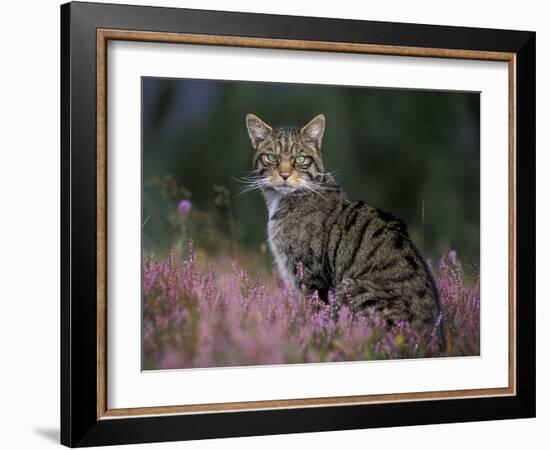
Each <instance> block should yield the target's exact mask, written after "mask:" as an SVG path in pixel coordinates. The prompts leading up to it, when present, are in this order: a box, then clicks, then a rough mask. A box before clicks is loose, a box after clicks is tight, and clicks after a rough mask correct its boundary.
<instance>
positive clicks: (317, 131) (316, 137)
mask: <svg viewBox="0 0 550 450" xmlns="http://www.w3.org/2000/svg"><path fill="white" fill-rule="evenodd" d="M324 132H325V116H324V115H323V114H319V115H318V116H315V117H314V118H313V119H312V120H311V121H310V122H309V123H308V124H307V125H306V126H305V127H303V128H302V129H301V130H300V133H301V134H302V136H303V137H304V138H306V139H307V140H308V141H311V142H313V143H314V144H315V148H317V150H321V141H322V140H323V133H324Z"/></svg>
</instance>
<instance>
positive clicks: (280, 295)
mask: <svg viewBox="0 0 550 450" xmlns="http://www.w3.org/2000/svg"><path fill="white" fill-rule="evenodd" d="M184 202H185V203H184ZM182 205H185V206H184V207H183V208H182ZM190 209H191V202H190V201H188V200H182V201H181V202H180V205H179V207H178V210H179V211H181V212H182V213H187V212H189V210H190ZM211 262H212V267H211V268H208V269H206V268H202V267H199V266H197V264H196V261H195V253H194V250H193V247H192V242H189V252H188V254H187V257H186V258H185V259H181V256H178V255H177V254H176V253H175V252H172V253H171V254H170V255H169V256H167V257H165V258H157V257H153V255H149V256H147V257H145V258H144V267H143V301H144V307H143V354H144V357H145V361H146V367H147V369H172V368H190V367H211V366H217V367H222V366H240V365H250V364H259V365H265V364H290V363H307V362H322V361H352V360H364V359H372V358H375V359H380V358H383V359H391V358H419V357H432V356H462V355H479V342H480V339H479V331H480V327H479V306H480V298H479V295H480V291H479V287H480V285H479V277H475V279H474V280H470V281H468V282H465V277H464V274H463V269H462V265H461V263H460V259H458V255H456V252H455V253H454V254H451V255H449V254H447V255H444V256H443V257H442V258H441V271H440V272H439V273H437V274H435V275H434V277H435V279H436V282H437V285H438V287H439V292H440V297H441V306H442V315H441V316H439V318H438V322H437V324H436V325H435V326H434V327H433V329H432V328H431V327H428V328H427V329H426V330H415V329H414V327H413V326H412V325H411V323H409V322H407V321H402V322H397V323H394V324H393V325H392V326H391V327H389V328H388V323H387V321H386V320H385V317H384V312H383V311H378V310H376V309H375V308H373V307H371V308H367V309H366V310H365V311H363V312H362V313H358V312H355V311H353V310H352V309H350V307H349V305H346V302H345V301H344V302H343V304H342V303H341V301H340V300H339V299H337V298H336V297H335V295H334V293H333V292H329V294H328V296H329V301H328V302H324V301H322V300H321V299H320V298H319V296H318V293H316V292H313V293H312V294H309V293H308V292H305V291H301V292H294V291H289V290H288V289H286V288H284V287H278V286H277V285H275V283H273V282H274V281H275V280H274V279H272V280H270V282H269V283H266V282H263V281H262V280H261V279H258V278H255V277H253V276H252V275H251V274H250V273H249V272H247V271H246V270H245V269H244V268H243V267H241V266H240V265H239V264H238V263H237V262H235V261H233V263H232V264H231V263H229V264H228V263H227V261H225V260H223V261H222V260H219V261H216V260H212V261H211ZM441 323H443V324H444V330H445V332H446V337H447V339H446V340H447V345H446V349H445V350H444V351H442V350H441V349H439V348H438V345H436V344H437V342H436V341H437V340H436V336H437V335H438V333H439V329H438V328H439V327H440V326H441Z"/></svg>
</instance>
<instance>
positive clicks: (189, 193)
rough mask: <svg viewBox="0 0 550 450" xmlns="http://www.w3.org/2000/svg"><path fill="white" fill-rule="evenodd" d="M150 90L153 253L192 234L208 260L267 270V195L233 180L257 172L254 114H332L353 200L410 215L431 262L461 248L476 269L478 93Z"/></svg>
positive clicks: (146, 189) (218, 87) (147, 143)
mask: <svg viewBox="0 0 550 450" xmlns="http://www.w3.org/2000/svg"><path fill="white" fill-rule="evenodd" d="M142 88H143V91H142V95H143V97H142V100H143V111H142V114H143V116H142V117H143V136H142V138H143V221H144V226H143V243H144V249H145V250H146V251H149V252H152V253H155V254H157V255H165V254H166V253H167V252H168V251H169V250H170V249H171V248H174V246H177V245H181V244H182V242H183V241H185V240H187V239H188V238H192V239H193V241H194V242H195V245H196V246H197V247H198V248H200V249H201V251H203V252H205V253H206V254H208V255H216V254H218V255H219V254H223V253H230V254H232V255H233V256H234V257H235V258H236V259H239V260H240V262H241V264H245V266H246V265H248V266H250V265H253V264H256V262H257V261H258V259H257V258H260V259H261V260H264V261H265V263H266V265H267V266H269V264H270V258H269V256H268V254H266V252H265V246H264V245H262V244H265V242H266V211H265V204H264V201H263V197H262V195H261V194H260V193H259V192H252V193H246V194H242V195H238V192H239V190H240V189H241V188H242V187H243V186H242V185H241V184H240V183H239V182H237V181H236V180H235V178H240V177H242V176H244V175H245V174H246V173H247V172H248V171H250V169H251V157H252V149H251V146H250V141H249V139H248V135H247V131H246V126H245V115H246V114H247V113H249V112H251V113H254V114H256V115H258V116H259V117H260V118H262V119H263V120H264V121H265V122H267V123H268V124H270V125H272V126H281V125H295V126H303V125H304V124H305V123H307V122H308V121H309V120H310V119H312V118H313V117H314V116H315V115H317V114H320V113H323V114H324V115H325V117H326V120H327V126H326V130H325V136H324V139H323V158H324V162H325V168H326V169H327V170H329V171H336V175H335V177H336V180H337V181H338V182H339V184H340V185H341V186H342V187H343V188H344V190H345V191H346V192H347V194H348V196H349V197H350V198H351V199H361V200H364V201H366V202H367V203H370V204H371V205H373V206H377V207H380V208H382V209H385V210H387V211H390V212H392V213H394V214H396V215H397V216H399V217H401V218H402V219H403V220H404V221H405V222H406V223H407V224H408V226H409V232H410V234H411V236H412V237H413V239H414V240H415V241H416V243H417V244H418V246H419V247H420V249H421V250H422V252H423V253H424V254H425V255H426V257H428V258H431V259H432V260H437V259H438V258H439V256H440V255H442V254H443V253H445V252H447V251H449V250H456V251H457V252H458V255H459V257H460V258H461V260H462V261H463V263H465V265H466V266H467V267H468V266H470V267H471V266H476V267H477V266H478V265H479V246H480V243H479V208H480V203H479V202H480V190H479V189H480V188H479V179H480V178H479V177H480V175H479V174H480V154H479V123H480V121H479V106H480V103H479V94H478V93H463V92H439V91H421V90H404V89H380V88H364V87H342V86H319V85H301V84H283V83H257V82H248V81H245V82H241V81H237V82H233V81H212V80H185V79H159V78H143V84H142ZM182 199H188V200H190V201H191V204H192V209H191V211H190V212H189V213H188V214H181V213H178V211H177V205H178V202H179V201H180V200H182ZM258 255H259V256H258ZM261 255H264V256H261ZM252 256H254V257H252ZM247 263H248V264H247ZM249 268H250V267H249Z"/></svg>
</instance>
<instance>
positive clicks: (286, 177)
mask: <svg viewBox="0 0 550 450" xmlns="http://www.w3.org/2000/svg"><path fill="white" fill-rule="evenodd" d="M246 127H247V129H248V135H249V136H250V140H251V141H252V147H253V149H254V157H253V165H254V172H255V178H256V179H257V180H258V181H257V182H258V183H259V185H260V187H263V188H272V189H275V190H276V191H278V192H280V193H282V194H287V193H290V192H294V191H296V190H309V191H314V190H316V187H317V186H318V185H319V182H320V181H321V180H322V177H323V174H324V168H323V161H322V159H321V141H322V139H323V133H324V131H325V116H323V115H322V114H319V115H318V116H315V117H314V118H313V119H312V120H311V121H310V122H309V123H308V124H307V125H305V126H304V127H302V128H272V127H270V126H269V125H268V124H267V123H265V122H264V121H262V120H261V119H260V118H258V117H257V116H255V115H254V114H248V115H247V116H246Z"/></svg>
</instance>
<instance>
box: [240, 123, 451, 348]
mask: <svg viewBox="0 0 550 450" xmlns="http://www.w3.org/2000/svg"><path fill="white" fill-rule="evenodd" d="M324 127H325V119H324V117H323V116H322V115H320V116H317V117H315V118H314V119H313V120H312V121H311V122H310V123H309V124H308V125H306V126H305V127H303V128H302V129H298V128H276V129H273V128H271V127H270V126H269V125H267V124H265V123H264V122H262V121H261V120H260V119H258V118H257V117H256V116H253V115H251V114H249V115H248V116H247V128H248V132H249V135H250V139H251V141H252V145H253V147H254V157H253V162H254V172H253V176H252V180H251V181H250V183H251V185H253V186H254V188H257V189H260V190H261V191H262V193H263V195H264V197H265V199H266V203H267V208H268V213H269V220H268V238H269V245H270V248H271V251H272V253H273V256H274V259H275V263H276V265H277V268H278V270H279V274H280V276H281V278H282V279H283V281H284V282H285V284H286V285H287V286H289V287H291V288H297V287H298V285H299V284H300V283H303V284H304V285H305V286H306V288H307V289H309V290H310V291H315V290H316V291H318V292H319V293H320V295H321V296H322V297H323V296H326V294H327V293H328V291H329V290H332V291H333V292H335V294H336V296H337V297H338V298H339V299H340V300H341V301H342V302H344V303H346V304H348V305H349V306H351V307H352V308H354V309H356V310H362V311H365V310H366V309H367V308H369V307H373V308H375V309H376V310H380V311H383V312H384V314H385V317H386V318H387V320H388V323H389V324H392V323H395V322H398V321H402V320H407V321H410V322H411V323H412V324H413V326H416V327H418V328H423V327H426V326H434V324H435V323H436V321H437V318H438V316H439V315H440V305H439V298H438V292H437V289H436V287H435V283H434V281H433V278H432V276H431V274H430V271H429V269H428V267H427V265H426V263H425V261H424V259H423V258H422V256H421V255H420V253H419V251H418V249H417V248H416V246H415V245H414V243H413V242H412V240H411V239H410V237H409V235H408V232H407V227H406V225H405V224H404V223H403V222H402V221H401V220H399V219H398V218H396V217H394V216H393V215H391V214H389V213H386V212H384V211H382V210H380V209H377V208H373V207H372V206H369V205H368V204H366V203H364V202H362V201H350V200H349V199H348V198H347V197H346V195H345V193H344V192H343V191H342V190H341V189H340V187H339V186H338V184H337V183H336V181H335V180H334V178H333V176H332V175H330V174H328V173H327V172H326V171H325V169H324V167H323V161H322V158H321V141H322V137H323V132H324ZM268 155H269V156H268ZM300 157H301V158H300ZM299 266H301V267H302V270H301V271H303V275H302V277H303V278H302V279H301V280H299V279H298V272H299ZM441 329H442V327H440V330H441ZM440 334H441V336H440V338H441V340H443V336H442V333H441V332H440Z"/></svg>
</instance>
